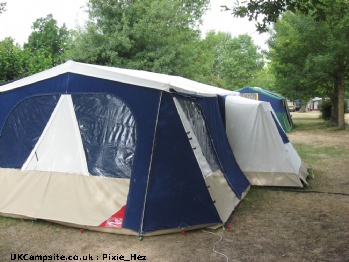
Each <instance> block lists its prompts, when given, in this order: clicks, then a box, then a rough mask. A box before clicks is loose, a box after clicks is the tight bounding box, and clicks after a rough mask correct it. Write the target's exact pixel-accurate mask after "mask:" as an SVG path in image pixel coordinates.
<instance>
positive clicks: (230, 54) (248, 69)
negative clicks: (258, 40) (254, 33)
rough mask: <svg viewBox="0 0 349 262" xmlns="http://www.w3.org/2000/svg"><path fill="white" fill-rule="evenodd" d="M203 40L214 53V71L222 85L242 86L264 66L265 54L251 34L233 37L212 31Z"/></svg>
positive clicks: (219, 83) (217, 83)
mask: <svg viewBox="0 0 349 262" xmlns="http://www.w3.org/2000/svg"><path fill="white" fill-rule="evenodd" d="M203 42H205V44H206V45H207V46H208V49H210V50H211V53H212V55H213V58H212V59H213V62H212V63H211V64H212V73H213V75H214V76H215V77H216V85H218V86H220V87H223V88H227V89H237V88H241V87H243V86H245V85H247V84H249V82H250V81H252V80H253V79H254V77H255V76H256V75H257V73H258V72H259V71H260V70H261V69H262V68H263V65H264V61H263V55H262V54H261V53H260V52H259V51H258V47H257V46H256V45H255V44H254V43H253V40H252V38H251V37H250V36H249V35H246V34H245V35H239V36H238V37H232V36H231V34H229V33H222V32H218V33H216V32H214V31H211V32H209V33H208V34H207V35H206V38H205V39H204V40H203ZM218 79H220V81H218Z"/></svg>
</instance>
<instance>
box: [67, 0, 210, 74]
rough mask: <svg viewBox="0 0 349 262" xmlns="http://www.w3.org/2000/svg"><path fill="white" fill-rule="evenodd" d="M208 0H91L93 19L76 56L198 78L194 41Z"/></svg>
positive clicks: (78, 43) (77, 43) (73, 54)
mask: <svg viewBox="0 0 349 262" xmlns="http://www.w3.org/2000/svg"><path fill="white" fill-rule="evenodd" d="M208 3H209V1H208V0H194V1H190V0H180V1H178V0H148V1H143V0H133V1H130V0H90V1H89V5H88V6H89V14H90V20H89V22H88V24H87V26H86V28H85V30H83V31H81V32H80V33H79V34H78V35H77V36H76V39H75V41H74V42H75V43H74V47H73V49H72V52H71V55H70V56H71V57H72V58H73V59H74V60H77V61H82V62H88V63H94V64H101V65H110V66H118V67H127V68H134V69H142V70H147V71H153V72H159V73H166V74H176V75H181V76H184V77H189V78H195V77H198V74H201V73H200V72H197V67H196V68H195V64H196V65H198V63H200V61H202V59H200V53H199V50H198V49H197V48H195V44H198V43H199V41H200V31H199V30H198V24H199V23H200V19H201V16H202V14H203V13H204V12H205V10H206V8H207V5H208Z"/></svg>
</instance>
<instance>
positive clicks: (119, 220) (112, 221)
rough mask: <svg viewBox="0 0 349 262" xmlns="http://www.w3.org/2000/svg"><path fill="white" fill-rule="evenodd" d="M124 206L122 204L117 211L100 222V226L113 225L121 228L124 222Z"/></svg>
mask: <svg viewBox="0 0 349 262" xmlns="http://www.w3.org/2000/svg"><path fill="white" fill-rule="evenodd" d="M125 210H126V206H123V207H122V208H121V209H120V210H119V211H118V212H116V213H115V214H114V215H112V216H111V217H110V218H108V219H107V220H106V221H104V222H103V223H102V224H100V225H99V226H100V227H114V228H122V224H123V222H124V216H125Z"/></svg>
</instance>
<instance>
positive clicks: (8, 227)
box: [0, 113, 349, 262]
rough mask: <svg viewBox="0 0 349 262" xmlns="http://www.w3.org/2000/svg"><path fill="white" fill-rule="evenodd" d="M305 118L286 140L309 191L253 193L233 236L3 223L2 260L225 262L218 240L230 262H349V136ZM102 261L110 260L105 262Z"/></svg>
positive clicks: (238, 214)
mask: <svg viewBox="0 0 349 262" xmlns="http://www.w3.org/2000/svg"><path fill="white" fill-rule="evenodd" d="M305 114H306V113H303V114H302V117H298V118H297V117H294V122H295V126H296V128H295V130H294V131H292V132H291V133H290V134H288V135H289V138H290V140H291V141H292V142H293V143H294V146H295V148H296V149H297V150H298V151H299V154H300V155H301V157H302V158H303V159H304V160H305V162H307V164H309V166H311V168H312V169H313V172H314V176H315V177H314V178H310V179H309V180H308V182H309V187H308V188H306V189H305V190H304V191H303V192H292V191H290V189H280V188H263V187H259V188H257V187H253V188H251V190H250V192H249V194H248V195H247V197H246V198H245V199H244V200H243V201H242V203H241V204H240V205H239V206H238V207H237V209H236V210H235V211H234V212H233V214H232V215H231V217H230V219H229V220H228V223H227V225H229V226H231V230H230V231H228V230H223V229H222V228H219V229H217V230H206V231H210V232H213V233H214V234H217V235H214V234H211V233H207V232H203V231H202V230H196V231H191V232H187V234H186V236H183V235H182V234H181V233H177V234H170V235H164V236H156V237H145V238H144V239H143V240H142V241H140V240H139V239H138V237H135V236H122V235H116V234H107V233H99V232H92V231H84V232H83V233H81V232H80V230H79V229H75V228H69V227H65V226H60V225H56V224H52V223H47V222H42V221H33V222H32V221H24V220H20V219H9V218H0V261H11V254H30V255H55V254H58V255H64V256H68V255H76V256H79V257H75V258H81V260H83V259H86V260H85V261H89V260H88V258H93V261H97V258H98V261H116V260H113V259H116V258H119V260H118V261H121V259H120V256H121V255H123V256H124V257H125V258H124V259H125V260H126V259H129V260H130V261H136V260H131V258H134V256H133V257H131V255H132V254H136V255H137V256H138V255H141V256H146V261H227V259H226V257H224V256H222V255H219V254H216V253H214V252H212V249H213V246H214V243H215V242H217V241H218V240H220V238H221V237H222V240H221V241H220V242H219V243H217V245H216V250H217V251H218V252H221V253H223V254H225V255H226V256H227V257H228V258H229V261H260V262H263V261H297V262H299V261H338V262H339V261H340V262H342V261H349V245H348V243H349V222H348V221H349V220H348V218H349V195H346V194H337V193H340V192H342V193H348V194H349V190H348V188H349V160H348V159H349V156H348V155H347V153H346V151H349V150H348V149H349V148H348V144H349V143H348V141H349V132H348V131H333V130H331V129H326V128H324V127H323V125H324V123H323V122H322V121H321V120H319V119H317V118H315V117H314V116H308V115H307V117H308V118H309V120H308V121H307V120H306V119H305V117H304V115H305ZM311 191H319V192H318V193H311ZM220 236H221V237H220ZM103 254H109V255H111V256H110V257H107V258H106V259H104V260H103ZM112 256H114V257H112ZM12 258H13V257H12ZM12 261H18V258H17V259H14V260H12ZM56 261H58V260H56ZM90 261H92V260H90Z"/></svg>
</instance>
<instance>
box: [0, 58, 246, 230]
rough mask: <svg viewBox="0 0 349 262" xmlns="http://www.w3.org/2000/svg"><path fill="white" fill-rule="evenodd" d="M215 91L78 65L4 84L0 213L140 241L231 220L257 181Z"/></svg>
mask: <svg viewBox="0 0 349 262" xmlns="http://www.w3.org/2000/svg"><path fill="white" fill-rule="evenodd" d="M210 89H211V91H207V92H206V91H203V90H210ZM212 90H215V88H214V87H210V86H206V85H203V84H199V83H197V82H194V81H190V80H186V79H183V78H180V77H173V76H167V75H161V74H154V73H149V72H143V71H135V70H127V69H119V68H111V67H103V66H95V65H88V64H82V63H76V62H72V61H69V62H67V63H65V64H63V65H60V66H57V67H55V68H52V69H50V70H47V71H44V72H42V73H39V74H35V75H33V76H30V77H27V78H24V79H22V80H18V81H15V82H12V83H10V84H7V85H4V86H2V87H0V214H3V215H10V216H19V217H26V218H37V219H44V220H49V221H54V222H59V223H63V224H68V225H71V226H76V227H82V228H88V229H93V230H101V231H107V232H116V233H121V234H136V235H139V234H141V235H147V234H161V233H167V232H174V231H181V230H189V229H194V228H200V227H206V226H211V225H221V224H224V223H225V222H226V221H227V219H228V218H229V216H230V215H231V213H232V211H233V210H234V208H235V207H236V206H237V205H238V203H239V202H240V201H241V199H242V198H243V197H244V196H245V194H246V193H247V191H248V189H249V182H248V180H247V179H246V177H245V176H244V174H243V173H242V171H241V169H240V168H239V166H238V164H237V162H236V161H235V158H234V155H233V153H232V150H231V148H230V146H229V142H228V138H227V136H226V134H225V130H224V124H223V121H222V118H221V117H220V116H219V114H220V113H219V105H218V99H217V96H216V94H213V91H212Z"/></svg>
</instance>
